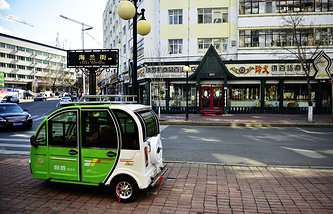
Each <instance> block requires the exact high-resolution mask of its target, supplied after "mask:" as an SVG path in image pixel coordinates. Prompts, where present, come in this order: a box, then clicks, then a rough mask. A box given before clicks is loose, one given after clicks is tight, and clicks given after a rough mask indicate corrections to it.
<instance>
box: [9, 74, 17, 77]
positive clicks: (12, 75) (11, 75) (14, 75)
mask: <svg viewBox="0 0 333 214" xmlns="http://www.w3.org/2000/svg"><path fill="white" fill-rule="evenodd" d="M7 77H9V78H16V74H7Z"/></svg>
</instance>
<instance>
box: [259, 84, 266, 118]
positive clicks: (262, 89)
mask: <svg viewBox="0 0 333 214" xmlns="http://www.w3.org/2000/svg"><path fill="white" fill-rule="evenodd" d="M264 111H265V80H261V83H260V112H261V113H264Z"/></svg>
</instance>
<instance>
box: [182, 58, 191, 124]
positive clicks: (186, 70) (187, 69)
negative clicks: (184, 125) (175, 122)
mask: <svg viewBox="0 0 333 214" xmlns="http://www.w3.org/2000/svg"><path fill="white" fill-rule="evenodd" d="M183 70H184V71H185V72H186V94H185V96H186V98H185V99H186V109H185V112H186V120H188V73H189V72H191V67H190V66H189V65H188V64H187V65H185V66H184V67H183Z"/></svg>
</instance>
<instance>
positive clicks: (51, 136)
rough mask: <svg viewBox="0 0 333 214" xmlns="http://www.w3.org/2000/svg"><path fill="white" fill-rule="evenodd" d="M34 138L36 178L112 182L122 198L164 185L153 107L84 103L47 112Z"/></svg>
mask: <svg viewBox="0 0 333 214" xmlns="http://www.w3.org/2000/svg"><path fill="white" fill-rule="evenodd" d="M92 98H96V99H97V97H96V96H95V97H91V96H89V97H87V98H85V97H83V98H82V99H89V100H92ZM105 98H106V97H104V96H103V97H100V99H99V100H103V99H105ZM96 99H95V100H96ZM30 142H31V145H32V146H31V151H30V167H31V172H32V174H33V177H34V178H35V179H42V180H49V181H54V182H62V183H71V184H83V185H94V186H110V187H111V191H112V194H113V195H114V196H115V197H116V200H118V201H121V202H130V201H133V200H135V198H136V197H137V195H138V193H139V189H146V188H148V187H149V186H154V185H156V184H159V183H160V182H161V180H162V175H163V174H164V173H165V171H166V170H167V167H166V164H164V163H163V159H162V150H163V147H162V141H161V135H160V127H159V120H158V117H157V116H156V114H155V113H154V112H153V110H152V108H151V107H150V106H144V105H138V104H119V102H117V104H113V103H109V104H107V103H104V102H103V103H99V101H95V102H78V103H75V105H74V106H71V107H65V108H62V109H60V110H57V111H55V112H53V113H52V114H50V115H49V116H47V117H46V119H45V120H44V121H43V122H42V123H41V124H40V126H39V128H38V129H37V131H36V134H35V135H34V136H32V137H31V139H30Z"/></svg>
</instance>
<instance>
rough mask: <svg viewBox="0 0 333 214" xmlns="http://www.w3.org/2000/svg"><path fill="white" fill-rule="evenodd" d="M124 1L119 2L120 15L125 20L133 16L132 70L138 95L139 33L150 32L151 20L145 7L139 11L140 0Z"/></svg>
mask: <svg viewBox="0 0 333 214" xmlns="http://www.w3.org/2000/svg"><path fill="white" fill-rule="evenodd" d="M132 1H133V3H132V2H131V1H122V2H120V3H119V4H118V8H117V11H118V15H119V16H120V18H122V19H124V20H129V19H132V18H133V72H132V94H133V95H136V96H137V99H138V101H139V97H138V82H137V69H138V65H137V63H138V53H137V52H138V41H137V34H138V33H139V34H140V35H141V36H145V35H147V34H149V32H150V30H151V27H150V24H149V22H147V21H146V19H145V16H144V12H145V9H141V13H138V12H137V10H138V7H137V2H138V0H132ZM140 15H141V16H142V17H141V20H140V21H139V22H137V19H138V16H140Z"/></svg>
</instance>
